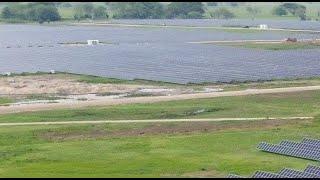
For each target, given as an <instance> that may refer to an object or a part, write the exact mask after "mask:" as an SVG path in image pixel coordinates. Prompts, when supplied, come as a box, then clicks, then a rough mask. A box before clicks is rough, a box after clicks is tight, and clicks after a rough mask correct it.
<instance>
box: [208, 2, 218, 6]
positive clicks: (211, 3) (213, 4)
mask: <svg viewBox="0 0 320 180" xmlns="http://www.w3.org/2000/svg"><path fill="white" fill-rule="evenodd" d="M207 5H208V6H218V3H217V2H207Z"/></svg>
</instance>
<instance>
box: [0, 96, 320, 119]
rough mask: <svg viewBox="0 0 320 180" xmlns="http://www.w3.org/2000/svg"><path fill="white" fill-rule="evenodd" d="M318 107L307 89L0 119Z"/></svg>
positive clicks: (288, 111) (313, 110) (309, 110)
mask: <svg viewBox="0 0 320 180" xmlns="http://www.w3.org/2000/svg"><path fill="white" fill-rule="evenodd" d="M300 102H303V104H301V103H300ZM319 107H320V91H310V92H308V93H307V92H299V93H286V94H273V95H271V94H269V95H267V94H266V95H251V96H238V97H219V98H212V99H196V100H183V101H171V102H161V103H154V104H129V105H119V106H108V107H90V108H83V109H78V110H52V111H40V112H28V113H19V114H7V115H1V116H0V122H33V121H69V120H70V121H71V120H78V121H81V120H104V119H108V120H109V119H110V120H119V119H170V118H171V119H172V118H220V117H277V116H314V115H317V114H318V113H320V110H319ZM199 110H204V111H203V112H202V113H195V112H197V111H199Z"/></svg>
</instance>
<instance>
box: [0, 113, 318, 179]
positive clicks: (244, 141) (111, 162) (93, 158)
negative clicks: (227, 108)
mask: <svg viewBox="0 0 320 180" xmlns="http://www.w3.org/2000/svg"><path fill="white" fill-rule="evenodd" d="M234 123H235V125H237V123H239V122H234ZM240 123H246V124H247V126H248V127H247V128H243V129H242V128H236V127H235V128H233V129H227V130H223V129H222V130H219V131H209V132H192V133H177V134H160V135H137V136H132V135H127V136H119V137H117V136H110V137H109V136H108V135H105V136H100V137H94V136H93V137H86V136H85V134H86V133H88V132H90V131H94V132H95V131H99V132H101V131H103V132H107V133H111V132H113V131H115V129H126V130H127V131H130V130H132V129H136V128H138V129H139V128H141V127H139V126H138V127H137V125H122V127H113V126H111V125H99V126H98V125H94V126H77V127H76V126H48V127H44V126H33V127H1V128H0V137H1V138H0V144H1V146H0V152H1V154H0V177H225V176H226V175H227V174H228V173H235V174H240V175H243V176H249V175H250V174H252V173H253V172H254V171H255V170H265V171H273V172H277V171H279V170H280V169H281V168H283V167H289V168H295V169H303V168H304V167H305V166H306V165H307V164H316V163H315V162H312V161H308V160H303V159H298V158H293V157H286V156H281V155H275V154H269V153H265V152H260V151H258V150H257V149H256V145H257V144H258V143H259V142H261V141H268V142H273V143H278V142H279V141H281V140H282V139H290V140H301V138H303V137H306V136H309V137H313V138H320V132H319V128H320V122H319V118H318V119H316V120H315V121H314V122H313V123H310V122H309V123H307V122H300V123H297V122H296V123H290V124H283V125H280V126H274V127H272V126H271V127H268V128H266V127H254V126H252V127H251V122H240ZM230 124H232V123H230ZM239 125H240V124H239ZM154 126H156V125H154ZM47 132H51V133H52V132H53V133H52V134H51V137H50V138H51V139H50V138H48V135H47V134H48V133H47ZM75 132H78V133H80V134H82V135H81V136H78V137H76V138H70V139H68V138H65V139H55V136H57V135H56V134H59V133H60V134H64V136H65V137H68V136H72V135H73V134H74V133H75ZM55 133H56V134H55ZM107 133H106V134H107Z"/></svg>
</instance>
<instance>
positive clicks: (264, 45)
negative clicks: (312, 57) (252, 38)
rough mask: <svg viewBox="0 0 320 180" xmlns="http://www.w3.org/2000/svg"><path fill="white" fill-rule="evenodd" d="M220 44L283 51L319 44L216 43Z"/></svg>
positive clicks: (317, 45) (319, 46) (313, 46)
mask: <svg viewBox="0 0 320 180" xmlns="http://www.w3.org/2000/svg"><path fill="white" fill-rule="evenodd" d="M218 44H220V45H227V46H234V47H243V48H254V49H264V50H273V51H281V50H282V51H283V50H294V49H313V48H320V44H314V43H299V42H298V43H252V42H244V43H218Z"/></svg>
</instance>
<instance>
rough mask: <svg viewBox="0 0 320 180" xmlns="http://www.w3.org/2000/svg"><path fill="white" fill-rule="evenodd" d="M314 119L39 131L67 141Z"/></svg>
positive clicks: (256, 126)
mask: <svg viewBox="0 0 320 180" xmlns="http://www.w3.org/2000/svg"><path fill="white" fill-rule="evenodd" d="M310 123H312V120H259V121H239V122H180V123H152V124H148V125H146V126H138V127H135V126H132V127H125V129H121V127H120V128H118V129H119V130H111V129H110V130H108V128H105V127H104V126H103V125H94V128H91V129H89V130H65V131H61V130H60V131H56V130H53V131H48V132H42V133H39V134H38V136H39V137H40V138H41V139H45V140H49V141H66V140H81V139H97V138H106V137H128V136H129V137H132V136H146V135H159V134H177V133H181V134H190V133H194V132H219V131H225V130H250V129H259V128H263V129H272V128H276V127H280V126H284V125H289V124H290V125H296V124H310ZM126 126H129V125H126Z"/></svg>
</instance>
